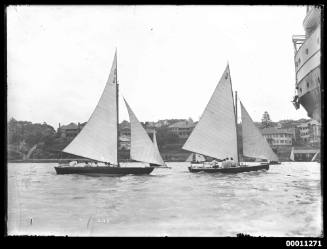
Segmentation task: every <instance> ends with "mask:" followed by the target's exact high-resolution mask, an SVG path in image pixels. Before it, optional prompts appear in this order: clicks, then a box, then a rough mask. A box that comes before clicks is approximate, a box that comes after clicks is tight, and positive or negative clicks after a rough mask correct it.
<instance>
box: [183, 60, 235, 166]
mask: <svg viewBox="0 0 327 249" xmlns="http://www.w3.org/2000/svg"><path fill="white" fill-rule="evenodd" d="M234 111H235V110H234V101H233V93H232V85H231V78H230V72H229V66H228V65H227V67H226V69H225V71H224V73H223V75H222V77H221V79H220V81H219V83H218V85H217V87H216V89H215V91H214V93H213V95H212V96H211V99H210V101H209V103H208V105H207V106H206V108H205V110H204V112H203V114H202V116H201V118H200V120H199V122H198V124H197V125H196V127H195V128H194V130H193V132H192V133H191V135H190V136H189V138H188V139H187V141H186V143H185V144H184V146H183V149H185V150H188V151H192V152H195V153H199V154H202V155H206V156H210V157H214V158H217V159H223V158H226V157H233V159H234V161H235V162H237V160H238V156H237V136H236V122H235V112H234Z"/></svg>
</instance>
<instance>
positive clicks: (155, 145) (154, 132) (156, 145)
mask: <svg viewBox="0 0 327 249" xmlns="http://www.w3.org/2000/svg"><path fill="white" fill-rule="evenodd" d="M153 144H154V147H156V149H157V150H158V152H159V148H158V144H157V136H156V130H155V129H153ZM159 153H160V152H159Z"/></svg>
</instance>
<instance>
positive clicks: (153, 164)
mask: <svg viewBox="0 0 327 249" xmlns="http://www.w3.org/2000/svg"><path fill="white" fill-rule="evenodd" d="M153 145H154V148H155V150H156V154H159V155H160V152H159V147H158V143H157V136H156V130H155V129H153ZM161 163H163V164H157V163H150V166H152V167H158V166H159V167H161V168H163V165H164V167H165V168H170V167H168V166H167V165H166V163H165V162H163V161H162V162H161Z"/></svg>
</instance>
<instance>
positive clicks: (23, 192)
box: [8, 162, 322, 236]
mask: <svg viewBox="0 0 327 249" xmlns="http://www.w3.org/2000/svg"><path fill="white" fill-rule="evenodd" d="M55 165H56V164H50V163H46V164H42V163H39V164H37V163H30V164H27V163H26V164H14V163H10V164H9V165H8V233H9V234H39V235H70V236H165V235H167V236H236V234H237V233H246V234H250V235H252V236H321V234H322V207H321V205H322V198H321V188H320V164H318V163H311V162H310V163H283V164H282V165H271V166H270V170H269V171H267V172H248V173H239V174H234V175H224V174H206V173H197V174H195V173H189V172H188V169H187V166H188V164H187V163H168V165H169V166H171V167H172V169H155V170H154V171H153V172H152V173H151V175H147V176H133V175H127V176H121V177H88V176H80V175H56V173H55V170H54V168H53V167H54V166H55Z"/></svg>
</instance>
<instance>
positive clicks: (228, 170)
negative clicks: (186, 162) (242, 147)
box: [188, 163, 269, 174]
mask: <svg viewBox="0 0 327 249" xmlns="http://www.w3.org/2000/svg"><path fill="white" fill-rule="evenodd" d="M268 169H269V164H268V163H264V164H260V165H255V166H243V167H242V166H241V167H231V168H197V167H196V168H194V167H192V166H191V167H188V170H189V171H190V172H192V173H198V172H206V173H224V174H226V173H229V174H233V173H241V172H249V171H258V170H268Z"/></svg>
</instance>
